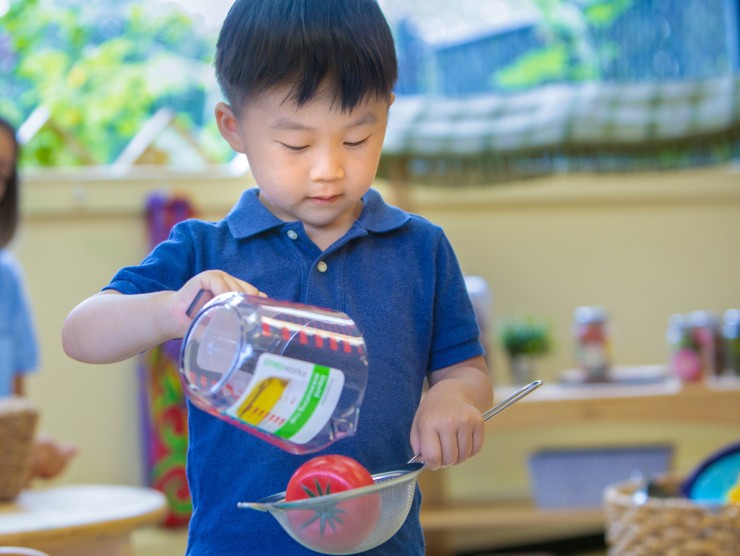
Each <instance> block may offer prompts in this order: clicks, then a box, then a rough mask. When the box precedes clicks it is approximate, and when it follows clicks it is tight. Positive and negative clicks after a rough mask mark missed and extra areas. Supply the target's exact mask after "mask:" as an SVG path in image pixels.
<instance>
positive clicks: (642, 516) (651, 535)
mask: <svg viewBox="0 0 740 556" xmlns="http://www.w3.org/2000/svg"><path fill="white" fill-rule="evenodd" d="M658 483H659V484H660V486H661V487H663V488H665V489H666V490H667V491H668V492H675V493H677V496H676V498H648V499H647V501H646V502H645V503H644V504H636V503H635V502H634V500H633V496H632V495H633V493H634V491H635V488H636V484H635V483H633V482H628V483H619V484H616V485H612V486H609V487H607V488H606V490H605V491H604V512H605V517H606V541H607V545H608V547H609V554H610V555H612V556H616V555H619V556H627V555H629V556H643V555H644V556H647V555H650V556H657V555H661V556H679V555H680V556H730V555H732V556H738V555H740V505H737V504H727V505H723V506H713V507H711V506H700V505H697V504H694V503H693V502H692V501H691V500H688V499H686V498H680V497H678V492H679V485H680V483H681V479H680V478H679V477H674V476H668V477H663V478H661V479H659V480H658Z"/></svg>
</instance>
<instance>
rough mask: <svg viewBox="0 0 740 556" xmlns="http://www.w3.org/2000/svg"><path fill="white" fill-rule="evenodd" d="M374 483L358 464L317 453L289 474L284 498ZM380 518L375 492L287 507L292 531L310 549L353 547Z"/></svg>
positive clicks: (350, 460)
mask: <svg viewBox="0 0 740 556" xmlns="http://www.w3.org/2000/svg"><path fill="white" fill-rule="evenodd" d="M372 484H374V482H373V477H372V475H370V473H369V472H368V470H367V469H365V468H364V467H363V466H362V464H360V463H359V462H358V461H355V460H354V459H352V458H349V457H347V456H341V455H327V456H317V457H315V458H313V459H310V460H308V461H307V462H306V463H304V464H303V465H301V466H300V467H299V468H298V469H297V470H296V472H295V473H294V474H293V476H292V477H291V478H290V482H289V483H288V488H287V490H286V491H285V501H286V502H293V501H295V500H302V499H305V498H314V497H317V496H324V495H327V494H336V493H338V492H342V491H345V490H351V489H354V488H359V487H363V486H368V485H372ZM379 518H380V499H379V497H378V495H377V494H372V495H365V496H360V497H358V498H355V499H351V500H345V501H342V502H338V503H336V504H328V505H324V506H322V507H320V508H318V509H309V510H289V513H288V521H289V522H290V525H291V527H292V528H293V531H294V532H295V533H296V534H297V535H298V536H299V537H300V538H301V540H303V541H304V542H306V543H308V544H309V545H310V546H311V547H313V548H314V549H322V548H323V549H325V550H331V551H342V550H353V549H354V547H356V546H357V545H358V544H359V543H361V542H362V541H363V540H364V539H366V538H367V536H368V535H369V534H370V533H371V532H372V531H373V529H375V525H376V524H377V522H378V519H379Z"/></svg>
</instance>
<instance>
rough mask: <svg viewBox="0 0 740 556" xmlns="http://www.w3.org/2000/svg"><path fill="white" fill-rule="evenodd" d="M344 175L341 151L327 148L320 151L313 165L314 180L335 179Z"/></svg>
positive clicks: (312, 175) (312, 176)
mask: <svg viewBox="0 0 740 556" xmlns="http://www.w3.org/2000/svg"><path fill="white" fill-rule="evenodd" d="M343 177H344V163H343V161H342V157H341V155H340V154H339V153H337V152H335V151H334V150H326V151H323V152H321V153H319V154H318V155H317V156H316V159H315V160H314V164H313V166H312V167H311V176H310V178H311V179H312V180H313V181H333V180H338V179H342V178H343Z"/></svg>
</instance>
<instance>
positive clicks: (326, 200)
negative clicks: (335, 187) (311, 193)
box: [308, 195, 340, 205]
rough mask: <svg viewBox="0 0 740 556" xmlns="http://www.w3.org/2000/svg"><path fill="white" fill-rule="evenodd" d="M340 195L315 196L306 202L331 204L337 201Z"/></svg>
mask: <svg viewBox="0 0 740 556" xmlns="http://www.w3.org/2000/svg"><path fill="white" fill-rule="evenodd" d="M339 197H340V195H317V196H315V197H309V198H308V200H309V201H311V202H314V203H318V204H321V205H326V204H330V203H333V202H334V201H337V200H338V199H339Z"/></svg>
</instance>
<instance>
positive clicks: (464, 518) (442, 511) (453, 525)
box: [421, 499, 604, 532]
mask: <svg viewBox="0 0 740 556" xmlns="http://www.w3.org/2000/svg"><path fill="white" fill-rule="evenodd" d="M551 524H559V525H563V526H567V525H577V526H582V527H583V528H584V529H593V530H594V531H598V530H600V529H602V528H603V526H604V516H603V513H602V511H601V510H600V509H594V508H573V509H552V510H550V509H540V508H537V507H535V506H534V505H533V504H532V502H531V501H530V500H526V499H516V500H498V501H495V502H488V503H484V502H475V503H468V504H449V505H445V506H443V507H431V508H426V507H422V511H421V525H422V527H423V528H424V531H430V532H431V531H449V530H456V531H465V530H470V529H492V528H507V527H512V526H531V527H539V526H543V525H551Z"/></svg>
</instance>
